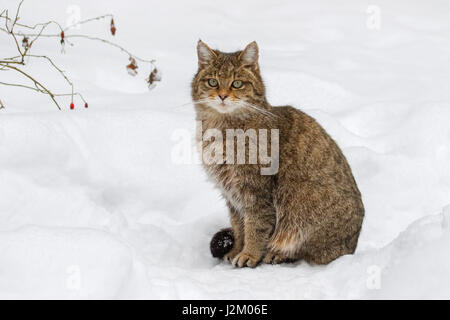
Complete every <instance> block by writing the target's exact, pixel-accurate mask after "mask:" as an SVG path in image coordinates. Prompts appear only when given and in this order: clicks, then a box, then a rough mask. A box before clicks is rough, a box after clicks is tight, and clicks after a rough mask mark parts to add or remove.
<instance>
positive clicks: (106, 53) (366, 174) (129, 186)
mask: <svg viewBox="0 0 450 320" xmlns="http://www.w3.org/2000/svg"><path fill="white" fill-rule="evenodd" d="M15 2H17V1H15ZM15 2H14V1H9V0H8V1H6V2H5V1H3V0H2V1H0V8H4V7H8V8H13V7H14V3H15ZM77 3H78V5H79V7H78V8H79V9H80V14H81V18H82V19H86V18H89V17H92V16H97V15H101V14H104V13H113V14H115V21H116V26H117V35H116V37H115V38H112V37H111V36H110V35H108V33H107V32H108V27H109V21H104V22H96V23H94V24H93V25H92V27H89V26H86V25H84V26H82V27H81V29H80V30H75V31H73V32H84V33H89V34H94V35H98V36H102V37H107V38H108V39H111V40H113V41H115V42H117V43H119V44H121V45H124V46H125V47H127V48H128V49H129V50H130V51H132V52H134V53H136V54H137V55H139V56H141V57H143V58H150V59H151V58H155V59H156V61H157V66H158V69H160V70H162V82H160V83H158V84H157V86H156V87H155V88H154V89H153V90H152V91H150V92H149V91H148V89H147V84H146V83H145V81H144V79H145V76H146V70H147V69H146V66H145V65H144V64H139V62H138V64H139V69H138V70H139V74H138V75H137V76H136V77H131V76H129V75H128V74H127V73H126V69H125V66H126V65H127V64H128V57H127V56H126V55H124V54H123V53H121V52H119V51H115V49H113V48H109V47H105V46H103V45H101V44H98V43H95V42H89V41H83V40H80V39H76V40H73V42H74V43H75V46H74V47H71V46H66V54H64V55H61V54H60V53H59V44H58V41H57V40H54V39H53V40H52V39H43V40H42V42H41V44H40V45H39V46H36V48H35V49H34V50H35V52H34V53H35V54H44V53H45V54H52V55H54V56H55V62H57V63H58V64H60V65H61V66H63V68H64V70H66V71H67V74H68V75H69V76H70V77H71V79H72V80H73V81H74V83H75V84H76V86H77V87H76V89H77V90H79V91H81V92H83V94H84V96H85V97H86V98H87V100H88V102H89V109H84V108H83V107H82V104H81V102H80V101H76V103H75V104H76V107H75V110H69V104H70V101H68V100H67V101H66V100H64V99H63V98H61V99H60V100H59V101H61V103H62V105H63V107H64V110H63V111H57V110H56V108H55V106H54V105H53V104H52V103H51V101H49V99H48V98H47V97H45V96H44V95H37V94H36V93H33V92H26V91H25V92H24V91H23V90H20V89H17V88H10V87H4V86H0V99H1V100H2V102H3V103H4V104H5V105H6V109H2V110H0V195H1V196H0V298H45V299H47V298H64V299H78V298H80V299H81V298H100V299H103V298H105V299H109V298H116V299H129V298H136V299H142V298H154V299H163V298H174V299H181V298H184V299H202V298H208V299H229V298H230V299H244V298H248V299H261V298H274V299H314V298H319V299H330V298H342V299H351V298H356V299H367V298H376V299H379V298H425V299H430V298H446V299H448V298H450V289H449V288H450V275H449V273H448V270H450V256H449V254H448V246H449V244H450V161H449V160H450V144H449V141H450V126H449V125H448V124H449V121H450V90H449V86H448V84H449V83H450V63H449V62H450V61H449V58H448V56H449V55H448V54H449V50H450V47H449V46H448V45H446V43H447V42H448V41H447V39H448V36H450V34H449V30H450V21H449V20H448V14H447V12H448V9H450V3H448V2H446V1H443V0H432V1H427V2H424V1H418V0H414V1H406V0H398V1H395V2H392V1H387V0H385V1H383V0H380V1H376V3H374V5H375V6H376V8H378V9H379V11H380V14H381V16H380V17H381V20H380V25H379V28H372V27H371V25H370V23H369V24H368V18H369V16H370V12H373V11H371V10H369V11H368V7H369V3H367V2H361V1H356V0H348V1H345V2H339V3H337V2H335V1H331V0H328V1H325V0H322V1H315V2H314V3H311V2H306V1H305V2H293V1H292V2H289V1H282V2H280V1H277V2H275V1H274V2H263V1H246V2H242V1H240V2H237V1H236V2H234V1H231V2H228V3H227V5H219V4H216V3H214V2H208V1H199V0H195V1H192V2H190V3H189V5H187V4H186V3H185V2H182V1H165V2H164V3H162V2H160V1H145V2H142V1H137V0H129V1H127V3H126V5H125V4H123V2H122V1H114V2H111V1H105V0H100V1H96V2H95V3H93V2H91V1H87V0H79V1H77ZM71 5H72V2H71V1H65V0H63V1H61V0H59V1H56V0H45V1H40V2H39V4H38V3H37V2H33V1H25V4H24V7H23V14H22V21H30V23H36V22H41V20H47V19H46V18H45V17H48V19H56V20H59V21H62V22H63V23H64V21H66V20H67V19H68V16H69V14H70V12H72V11H71V10H68V8H69V7H70V6H71ZM49 9H51V10H49ZM368 12H369V13H368ZM38 17H43V18H42V19H41V18H38ZM0 38H1V40H0V51H1V52H2V56H3V54H5V52H6V55H8V54H9V53H11V54H13V52H12V51H11V49H10V48H11V46H9V44H10V43H9V42H8V41H5V39H6V38H5V37H4V34H1V35H0ZM199 38H201V39H202V40H203V41H205V42H206V43H207V44H208V45H210V46H211V47H218V48H220V49H222V50H224V51H227V50H228V51H232V50H236V49H239V48H243V47H244V46H245V45H246V44H248V43H249V42H251V41H253V40H256V41H257V42H258V44H259V47H260V59H261V61H260V64H261V69H262V72H263V77H264V79H265V81H266V85H267V89H268V98H269V101H270V102H271V103H272V104H274V105H285V104H292V105H294V106H296V107H298V108H300V109H302V110H304V111H305V112H307V113H308V114H310V115H312V116H313V117H315V118H316V119H317V120H318V121H319V122H320V123H321V124H322V125H323V126H324V128H325V129H326V130H327V131H328V132H329V133H330V134H331V135H332V137H333V138H334V139H335V140H336V141H337V142H338V143H339V145H340V146H341V147H342V149H343V151H344V153H345V155H346V156H347V158H348V160H349V163H350V165H351V167H352V170H353V173H354V175H355V178H356V180H357V182H358V186H359V187H360V190H361V193H362V195H363V201H364V204H365V207H366V218H365V221H364V224H363V229H362V234H361V237H360V241H359V245H358V249H357V252H356V254H355V255H352V256H345V257H342V258H340V259H338V260H336V261H334V262H333V263H331V264H329V265H327V266H310V265H308V264H306V263H305V262H298V263H295V264H286V265H279V266H269V265H262V266H260V267H258V268H257V269H233V268H232V267H231V266H230V265H228V264H227V263H225V262H221V261H219V260H217V259H213V258H212V257H211V254H210V252H209V241H210V239H211V237H212V236H213V235H214V233H215V232H217V231H218V230H219V229H221V228H223V227H226V226H228V225H229V222H228V217H227V212H226V207H225V203H224V201H223V199H221V198H220V196H219V193H218V191H217V190H216V189H214V188H213V185H212V184H211V183H209V182H208V181H207V179H206V175H205V174H204V172H203V171H202V169H201V167H200V166H199V165H198V164H194V163H191V164H187V163H183V161H179V160H180V159H178V158H177V157H176V156H177V153H178V152H179V151H180V149H179V146H180V139H185V140H186V141H188V142H189V141H193V135H194V126H195V123H194V110H193V107H192V104H191V103H190V87H189V85H190V80H191V79H192V76H193V74H194V72H195V69H196V67H197V60H196V59H197V58H196V50H195V45H196V42H197V40H198V39H199ZM27 68H29V69H27V70H30V71H33V72H35V74H36V75H39V76H40V78H41V79H42V80H44V81H45V82H46V83H48V84H49V86H51V87H52V88H56V89H61V90H63V89H64V86H63V83H62V82H61V81H60V77H59V75H58V74H57V73H52V72H48V69H47V68H46V66H45V63H42V62H39V61H37V60H30V61H29V66H28V67H27ZM0 77H1V80H2V81H5V80H20V78H16V77H15V76H14V75H13V74H11V73H10V72H1V73H0ZM66 90H67V89H66ZM186 133H189V134H188V135H187V136H186ZM188 151H191V150H188ZM192 158H193V157H192Z"/></svg>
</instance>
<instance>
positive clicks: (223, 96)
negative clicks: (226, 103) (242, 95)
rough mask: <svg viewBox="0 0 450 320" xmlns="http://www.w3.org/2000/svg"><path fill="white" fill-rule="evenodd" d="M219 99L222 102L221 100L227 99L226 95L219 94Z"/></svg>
mask: <svg viewBox="0 0 450 320" xmlns="http://www.w3.org/2000/svg"><path fill="white" fill-rule="evenodd" d="M219 97H220V99H222V101H223V100H225V99H226V98H228V95H227V94H225V93H219Z"/></svg>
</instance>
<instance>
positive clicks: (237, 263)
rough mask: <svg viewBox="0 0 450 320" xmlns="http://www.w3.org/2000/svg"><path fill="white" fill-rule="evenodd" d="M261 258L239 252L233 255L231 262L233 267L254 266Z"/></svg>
mask: <svg viewBox="0 0 450 320" xmlns="http://www.w3.org/2000/svg"><path fill="white" fill-rule="evenodd" d="M260 260H261V257H256V256H255V255H252V254H249V253H246V252H241V253H239V254H238V255H237V256H236V257H234V259H233V262H231V264H232V265H233V267H239V268H242V267H250V268H254V267H256V266H257V265H258V263H259V261H260Z"/></svg>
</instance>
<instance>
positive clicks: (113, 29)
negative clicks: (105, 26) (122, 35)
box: [111, 19, 117, 36]
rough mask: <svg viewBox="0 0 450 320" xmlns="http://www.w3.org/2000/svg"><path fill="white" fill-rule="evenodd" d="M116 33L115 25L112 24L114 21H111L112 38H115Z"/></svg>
mask: <svg viewBox="0 0 450 320" xmlns="http://www.w3.org/2000/svg"><path fill="white" fill-rule="evenodd" d="M116 31H117V29H116V25H115V23H114V19H111V34H112V35H113V36H115V35H116Z"/></svg>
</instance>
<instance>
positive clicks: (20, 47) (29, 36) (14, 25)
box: [0, 0, 156, 110]
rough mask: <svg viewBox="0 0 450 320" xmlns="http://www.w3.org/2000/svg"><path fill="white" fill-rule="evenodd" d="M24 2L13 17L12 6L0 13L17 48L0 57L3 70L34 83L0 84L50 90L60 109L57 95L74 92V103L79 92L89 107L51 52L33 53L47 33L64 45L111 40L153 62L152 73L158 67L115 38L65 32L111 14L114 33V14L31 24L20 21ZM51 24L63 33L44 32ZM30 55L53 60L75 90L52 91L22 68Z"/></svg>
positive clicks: (69, 94)
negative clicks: (79, 40) (72, 40)
mask: <svg viewBox="0 0 450 320" xmlns="http://www.w3.org/2000/svg"><path fill="white" fill-rule="evenodd" d="M23 3H24V0H21V1H20V2H19V4H18V6H17V9H16V12H15V15H14V18H11V17H10V16H9V11H8V9H4V10H2V11H1V13H0V21H1V20H2V19H4V21H5V26H4V27H0V31H2V32H5V33H6V34H8V35H9V36H10V37H11V39H12V40H13V42H14V46H15V49H16V50H17V55H16V56H13V57H1V58H0V71H8V70H10V71H12V72H17V73H20V74H21V75H23V76H24V77H26V78H27V79H28V80H30V81H31V82H32V83H33V85H32V86H31V85H26V84H21V83H8V82H0V85H5V86H13V87H18V88H23V89H28V90H33V91H35V92H38V93H42V94H46V95H48V96H50V98H51V99H52V101H53V102H54V104H55V105H56V106H57V108H58V109H59V110H61V107H60V105H59V104H58V101H57V100H56V99H55V97H65V96H71V97H72V99H71V101H72V103H73V98H74V96H77V97H79V98H80V99H81V100H82V101H83V102H85V106H86V107H87V102H86V100H85V99H84V97H83V96H82V95H81V94H80V93H79V92H74V85H73V83H72V81H71V80H70V79H69V77H68V76H67V75H66V73H65V71H64V70H62V69H61V68H60V67H59V66H58V65H56V64H55V63H54V62H53V60H52V59H51V58H50V56H48V55H33V54H30V50H31V49H32V48H33V47H34V46H35V43H36V42H37V40H38V39H40V38H43V37H46V38H59V39H60V42H61V44H62V45H64V43H65V42H68V43H70V42H69V41H68V40H67V39H70V38H82V39H87V40H91V41H97V42H101V43H104V44H107V45H109V46H112V47H115V48H117V49H119V50H120V51H122V52H124V53H126V54H127V55H128V56H129V57H130V59H134V60H135V61H136V60H137V61H140V62H143V63H148V64H150V65H151V71H152V73H153V72H155V70H156V66H155V60H146V59H142V58H139V57H137V56H135V55H134V54H132V53H131V52H130V51H128V50H127V49H125V48H124V47H122V46H120V45H118V44H116V43H114V42H111V41H109V40H106V39H103V38H99V37H93V36H88V35H83V34H65V31H68V30H70V29H71V28H73V27H74V26H78V25H81V24H85V23H89V22H92V21H97V20H102V19H105V18H111V33H112V34H113V35H114V34H115V30H116V29H115V25H114V17H113V15H111V14H105V15H102V16H98V17H94V18H90V19H86V20H82V21H79V22H76V23H74V24H72V25H69V26H67V27H65V28H63V27H62V26H61V25H60V24H59V23H58V22H57V21H53V20H50V21H47V22H45V23H37V24H35V25H27V24H24V23H21V22H20V11H21V8H22V4H23ZM51 25H55V26H57V27H58V29H59V33H57V34H52V33H44V31H45V30H47V28H48V27H49V26H51ZM24 29H25V30H27V31H28V33H24V32H22V31H23V30H24ZM33 31H36V32H33ZM19 37H23V39H22V40H21V41H19V39H18V38H19ZM26 58H27V59H26ZM28 58H35V59H43V60H46V61H47V62H48V63H49V65H50V66H51V68H53V69H54V70H56V71H57V72H59V73H60V74H61V76H62V77H63V79H64V81H65V82H66V83H67V84H68V85H69V86H70V88H71V93H54V92H52V91H50V90H49V88H47V87H46V86H45V85H44V84H43V83H42V82H40V81H39V80H37V78H36V77H34V76H33V75H31V74H29V73H28V72H26V71H24V70H22V69H21V68H19V67H20V66H24V65H25V64H26V61H28ZM0 108H4V105H3V104H2V103H1V101H0Z"/></svg>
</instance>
